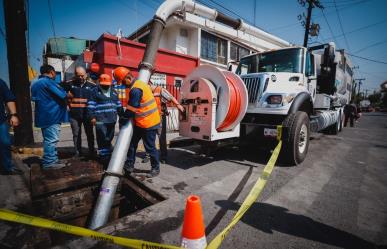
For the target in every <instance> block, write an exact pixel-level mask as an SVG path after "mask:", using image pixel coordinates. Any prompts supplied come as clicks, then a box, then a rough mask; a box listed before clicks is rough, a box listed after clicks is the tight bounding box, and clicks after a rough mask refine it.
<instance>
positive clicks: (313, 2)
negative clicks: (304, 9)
mask: <svg viewBox="0 0 387 249" xmlns="http://www.w3.org/2000/svg"><path fill="white" fill-rule="evenodd" d="M298 2H299V3H300V4H301V5H302V6H305V4H306V3H308V13H307V16H306V22H305V34H304V47H307V46H308V37H309V33H310V20H311V18H312V9H313V8H314V7H317V8H320V9H323V8H324V7H323V6H322V5H321V3H320V1H319V0H298ZM303 24H304V23H303Z"/></svg>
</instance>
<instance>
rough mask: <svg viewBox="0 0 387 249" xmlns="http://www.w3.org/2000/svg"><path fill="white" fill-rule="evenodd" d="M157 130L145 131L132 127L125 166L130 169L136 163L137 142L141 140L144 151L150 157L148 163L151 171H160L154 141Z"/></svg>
mask: <svg viewBox="0 0 387 249" xmlns="http://www.w3.org/2000/svg"><path fill="white" fill-rule="evenodd" d="M156 134H157V129H153V130H146V129H142V128H139V127H136V126H134V129H133V137H132V140H131V142H130V146H129V151H128V158H127V159H126V165H127V166H129V167H132V166H133V165H134V163H135V161H136V151H137V146H138V142H139V141H140V140H141V139H142V142H143V143H144V147H145V151H146V152H147V153H148V154H149V155H150V161H151V166H152V169H155V170H160V162H159V153H158V152H157V149H156V145H155V140H156Z"/></svg>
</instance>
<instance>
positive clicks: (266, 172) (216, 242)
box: [206, 126, 282, 249]
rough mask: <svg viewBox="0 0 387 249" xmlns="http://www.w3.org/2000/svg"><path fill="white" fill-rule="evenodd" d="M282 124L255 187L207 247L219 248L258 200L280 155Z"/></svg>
mask: <svg viewBox="0 0 387 249" xmlns="http://www.w3.org/2000/svg"><path fill="white" fill-rule="evenodd" d="M281 138H282V126H277V140H279V142H278V145H277V146H276V147H275V149H274V151H273V154H272V155H271V157H270V160H269V162H268V163H267V164H266V166H265V168H264V169H263V172H262V174H261V175H260V177H259V178H258V180H257V182H256V183H255V185H254V187H253V188H252V189H251V190H250V193H249V194H248V195H247V197H246V199H245V200H244V201H243V203H242V205H241V207H240V208H239V210H238V211H237V213H236V214H235V215H234V217H233V218H232V220H231V222H230V223H229V224H228V226H226V228H224V229H223V231H222V232H221V233H219V234H218V235H217V236H216V237H215V238H214V239H213V240H212V241H211V242H210V244H209V245H208V246H207V247H206V248H207V249H216V248H218V247H219V246H220V245H221V243H222V241H223V240H224V238H226V236H227V234H228V233H229V232H230V231H231V229H232V228H233V227H234V226H235V224H237V223H238V221H239V220H240V219H241V218H242V217H243V215H244V214H245V213H246V211H247V210H248V209H249V208H250V207H251V205H253V203H254V202H255V201H256V200H257V198H258V196H259V195H260V194H261V192H262V190H263V188H264V187H265V185H266V182H267V180H268V179H269V176H270V174H271V172H272V171H273V169H274V166H275V162H276V161H277V158H278V155H279V153H280V150H281V146H282V141H281Z"/></svg>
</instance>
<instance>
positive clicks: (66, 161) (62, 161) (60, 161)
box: [57, 159, 71, 166]
mask: <svg viewBox="0 0 387 249" xmlns="http://www.w3.org/2000/svg"><path fill="white" fill-rule="evenodd" d="M57 163H59V164H64V165H66V166H70V165H71V162H69V161H68V160H64V159H59V160H58V162H57Z"/></svg>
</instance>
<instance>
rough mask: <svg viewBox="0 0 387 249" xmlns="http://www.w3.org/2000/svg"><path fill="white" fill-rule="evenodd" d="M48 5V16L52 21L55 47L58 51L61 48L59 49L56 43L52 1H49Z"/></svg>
mask: <svg viewBox="0 0 387 249" xmlns="http://www.w3.org/2000/svg"><path fill="white" fill-rule="evenodd" d="M47 4H48V14H49V15H50V19H51V29H52V33H53V34H54V40H55V46H56V50H58V48H59V47H58V42H57V41H56V33H55V25H54V18H53V17H52V10H51V1H50V0H47Z"/></svg>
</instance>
